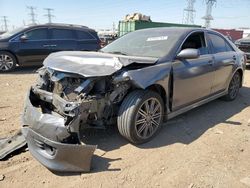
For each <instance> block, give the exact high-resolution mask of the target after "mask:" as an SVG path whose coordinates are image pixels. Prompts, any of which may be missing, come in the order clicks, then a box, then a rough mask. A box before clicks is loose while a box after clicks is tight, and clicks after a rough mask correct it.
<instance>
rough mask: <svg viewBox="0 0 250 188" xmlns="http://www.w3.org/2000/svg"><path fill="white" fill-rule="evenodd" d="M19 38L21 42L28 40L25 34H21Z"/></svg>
mask: <svg viewBox="0 0 250 188" xmlns="http://www.w3.org/2000/svg"><path fill="white" fill-rule="evenodd" d="M20 40H21V41H22V42H24V41H26V40H28V37H27V36H26V35H22V36H21V37H20Z"/></svg>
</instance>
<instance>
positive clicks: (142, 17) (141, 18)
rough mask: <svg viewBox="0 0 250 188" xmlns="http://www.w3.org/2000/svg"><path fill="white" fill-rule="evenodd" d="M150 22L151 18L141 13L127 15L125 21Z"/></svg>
mask: <svg viewBox="0 0 250 188" xmlns="http://www.w3.org/2000/svg"><path fill="white" fill-rule="evenodd" d="M136 20H138V21H148V22H151V18H150V16H146V15H144V14H141V13H133V14H127V15H126V16H125V18H124V21H127V22H128V21H136Z"/></svg>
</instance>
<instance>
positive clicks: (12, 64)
mask: <svg viewBox="0 0 250 188" xmlns="http://www.w3.org/2000/svg"><path fill="white" fill-rule="evenodd" d="M16 63H17V60H16V58H15V56H14V55H13V54H11V53H9V52H5V51H0V72H10V71H13V70H14V69H15V68H16Z"/></svg>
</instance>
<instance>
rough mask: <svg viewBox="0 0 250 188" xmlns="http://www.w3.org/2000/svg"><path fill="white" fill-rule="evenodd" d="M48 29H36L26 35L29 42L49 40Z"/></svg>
mask: <svg viewBox="0 0 250 188" xmlns="http://www.w3.org/2000/svg"><path fill="white" fill-rule="evenodd" d="M47 32H48V30H47V29H34V30H32V31H28V32H26V33H25V35H26V36H27V38H28V40H42V39H47Z"/></svg>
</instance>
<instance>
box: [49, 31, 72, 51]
mask: <svg viewBox="0 0 250 188" xmlns="http://www.w3.org/2000/svg"><path fill="white" fill-rule="evenodd" d="M49 34H50V43H48V44H47V48H48V49H49V50H50V51H51V52H57V51H73V50H76V46H77V44H76V33H75V31H74V30H72V29H64V28H53V27H52V28H50V29H49Z"/></svg>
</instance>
